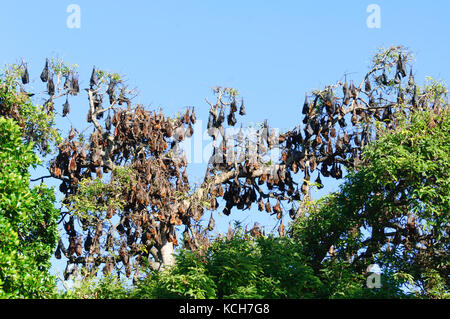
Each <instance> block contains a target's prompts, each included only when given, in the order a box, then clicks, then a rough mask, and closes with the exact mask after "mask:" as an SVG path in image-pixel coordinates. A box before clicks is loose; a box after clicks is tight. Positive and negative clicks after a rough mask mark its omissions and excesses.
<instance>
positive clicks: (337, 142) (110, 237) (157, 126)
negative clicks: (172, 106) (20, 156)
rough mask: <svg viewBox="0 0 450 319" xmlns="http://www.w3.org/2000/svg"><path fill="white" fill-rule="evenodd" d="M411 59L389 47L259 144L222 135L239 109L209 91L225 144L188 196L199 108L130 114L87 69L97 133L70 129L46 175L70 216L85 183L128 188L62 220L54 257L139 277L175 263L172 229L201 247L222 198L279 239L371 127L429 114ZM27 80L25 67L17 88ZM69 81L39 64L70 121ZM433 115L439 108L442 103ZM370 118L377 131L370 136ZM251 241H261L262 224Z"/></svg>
mask: <svg viewBox="0 0 450 319" xmlns="http://www.w3.org/2000/svg"><path fill="white" fill-rule="evenodd" d="M409 59H410V57H409V55H408V53H407V52H406V51H405V50H404V49H403V48H401V47H392V48H390V49H388V50H386V51H384V52H382V53H380V54H378V55H377V56H376V58H375V59H374V64H373V66H372V68H371V69H370V71H369V72H368V73H367V74H366V75H365V76H364V78H363V79H362V80H361V82H360V83H357V84H355V83H354V82H352V81H348V80H347V79H345V80H344V82H341V81H340V82H338V83H336V84H334V85H330V86H328V87H326V88H325V89H323V90H317V91H313V92H312V94H310V95H306V96H305V100H304V102H303V105H302V106H301V108H300V111H301V113H302V114H303V116H304V117H303V120H302V122H301V123H300V124H299V125H298V126H297V127H295V128H294V129H292V130H289V131H287V132H283V133H281V134H277V131H276V130H275V129H274V128H271V127H270V126H269V123H268V122H267V121H265V122H264V123H263V125H262V126H261V127H260V128H259V129H257V130H255V134H254V136H246V135H245V134H244V132H243V129H242V126H241V129H240V130H238V133H237V134H235V135H233V136H231V137H229V136H225V131H226V129H227V127H234V126H235V125H236V124H237V119H236V113H238V114H239V115H240V116H244V115H245V114H246V110H245V106H244V101H243V99H241V98H239V99H238V97H237V93H236V91H234V90H232V89H229V88H221V87H217V88H215V89H214V93H215V96H216V98H217V100H216V101H215V103H210V102H209V101H208V100H207V103H209V105H210V112H209V119H208V125H207V129H208V133H209V135H210V136H212V137H213V139H215V140H216V141H221V142H220V145H219V147H216V148H214V151H213V154H212V155H211V160H210V161H209V163H208V167H207V172H206V176H205V180H204V182H203V183H202V185H201V186H200V187H199V188H197V189H195V190H191V186H190V184H189V181H188V177H187V173H186V166H187V160H186V157H185V155H184V153H182V152H181V150H180V147H179V143H180V142H181V141H183V140H184V139H186V138H189V137H190V136H191V135H192V134H193V128H192V125H193V124H194V123H195V121H196V117H195V113H194V107H192V108H190V109H188V110H186V113H185V114H183V115H182V116H180V117H178V118H168V117H166V116H165V115H164V114H163V113H162V112H161V111H160V112H158V113H157V112H152V111H148V110H146V109H144V108H143V107H142V106H141V105H135V106H133V105H132V102H131V98H130V97H129V94H130V91H128V90H127V87H126V86H125V85H124V83H123V82H122V81H121V80H120V79H116V78H115V77H114V76H112V75H109V74H106V73H104V72H101V71H99V70H96V69H95V68H94V69H93V70H92V74H91V78H90V82H89V88H87V89H86V91H87V94H88V99H89V107H88V113H87V119H86V120H87V122H89V123H92V124H93V131H92V133H91V134H90V136H89V139H88V140H84V139H81V138H79V139H77V138H76V136H77V133H78V132H77V130H76V129H74V128H72V130H71V131H70V133H69V136H68V137H67V138H66V139H65V140H64V141H63V142H62V143H61V144H60V145H59V146H58V150H59V153H58V155H57V156H56V158H54V159H53V160H52V162H51V165H50V173H51V175H52V176H53V177H55V178H57V179H60V180H61V184H60V187H59V189H60V191H61V192H62V193H63V194H64V195H65V198H64V204H66V205H67V207H71V206H70V205H71V202H72V201H73V200H74V198H75V197H76V195H77V193H78V192H79V189H80V184H81V182H82V181H83V180H86V179H93V178H95V177H97V178H100V179H101V178H103V176H104V174H109V182H104V183H107V184H109V185H120V184H121V183H122V184H123V185H122V186H124V187H113V188H112V189H113V190H111V191H109V192H108V193H105V194H100V195H98V196H96V197H95V199H94V202H95V203H93V206H92V207H91V209H92V211H86V212H84V214H74V213H73V212H72V214H71V215H70V218H69V220H68V221H65V222H64V229H65V231H66V233H67V236H68V242H69V245H68V247H65V245H64V243H63V241H62V240H60V242H59V245H58V248H57V251H56V257H57V258H61V253H63V254H64V255H65V257H66V258H67V261H68V264H83V265H84V266H85V267H86V269H88V270H90V273H91V274H97V270H98V267H99V266H100V265H101V264H104V265H103V272H104V273H111V272H112V271H113V270H116V271H119V272H124V273H125V274H126V276H127V277H129V276H130V275H131V273H132V271H133V270H135V271H136V273H135V276H137V275H138V271H139V267H138V266H139V265H140V264H142V263H144V262H147V261H148V262H150V264H151V265H152V267H153V268H155V269H158V268H159V267H161V266H164V265H171V264H173V262H174V260H173V257H172V255H171V254H172V253H173V247H174V246H177V245H179V243H178V240H177V238H178V237H177V233H176V231H177V226H182V225H183V226H184V227H185V230H184V233H183V245H184V247H185V248H187V249H192V250H195V249H198V248H199V247H207V246H208V243H209V241H208V240H209V239H208V231H211V230H212V229H213V228H214V224H215V222H214V218H213V215H212V214H211V216H210V220H209V223H208V227H207V228H206V229H203V228H201V227H200V226H199V221H200V219H201V218H202V215H203V213H204V210H205V209H211V210H216V209H218V208H219V203H218V201H217V199H219V198H223V200H224V202H225V208H224V209H223V213H224V214H226V215H229V214H230V212H231V210H232V208H233V207H236V208H237V209H238V210H243V209H248V208H250V207H251V206H252V204H254V203H255V204H256V205H257V207H258V209H259V210H260V211H266V212H268V213H271V214H273V215H275V216H276V218H277V219H278V220H279V228H278V230H279V233H280V235H284V225H283V215H285V214H288V215H289V216H290V218H291V219H295V218H297V217H298V216H300V215H302V214H304V213H305V203H306V202H307V201H308V200H309V189H310V187H311V183H312V182H315V183H316V185H318V187H322V177H331V178H335V179H339V178H341V177H342V174H343V169H346V168H350V167H354V166H355V165H356V166H357V165H359V164H360V163H361V161H362V159H361V148H362V147H363V146H364V145H366V144H367V143H369V142H370V141H371V140H372V139H374V138H376V134H377V132H378V130H380V129H383V130H389V129H392V128H394V127H395V125H396V120H395V117H394V115H395V114H396V113H397V112H409V111H411V110H414V109H426V108H428V107H429V106H428V103H429V100H430V99H431V98H432V97H431V96H430V95H429V94H428V93H426V92H424V93H421V92H419V90H418V88H417V87H416V85H415V83H414V78H413V74H412V70H411V69H410V73H409V77H408V76H407V64H408V60H409ZM28 77H29V76H28V70H27V68H26V66H25V72H24V73H23V78H22V80H23V83H24V84H26V83H28V81H29V79H28ZM64 79H65V81H64V83H63V84H62V85H60V84H59V83H62V81H58V84H55V83H54V81H53V75H52V70H51V66H50V65H49V63H48V61H47V62H46V63H45V67H44V70H43V71H42V74H41V80H42V81H43V82H46V83H47V93H48V95H49V99H48V101H47V102H46V104H45V105H46V106H47V108H48V111H49V112H50V111H53V110H54V104H55V103H54V100H55V98H56V97H57V96H56V95H55V94H56V93H57V92H58V93H61V92H62V93H61V94H60V95H59V96H58V97H63V96H65V97H66V98H65V102H64V104H63V105H62V115H63V116H66V115H67V114H69V112H70V105H69V96H70V95H77V94H79V91H80V88H79V86H78V78H77V74H76V73H75V72H72V71H69V72H67V73H66V74H64ZM106 97H107V98H106ZM105 102H106V103H105ZM433 107H434V108H435V110H436V112H438V111H439V105H438V103H434V104H433ZM299 113H300V112H299ZM374 120H376V121H378V122H379V123H383V124H382V126H379V127H378V128H377V127H376V125H374ZM273 149H279V150H280V153H279V154H280V156H279V159H278V161H277V162H267V161H265V160H264V156H265V155H266V154H267V153H268V152H269V151H270V150H273ZM118 167H127V168H128V169H129V171H128V172H129V174H128V175H129V180H127V181H126V182H123V181H122V177H121V176H120V171H118V170H117V169H116V168H118ZM105 176H106V175H105ZM296 176H300V178H299V179H298V178H297V179H298V181H296V180H295V179H294V177H296ZM114 200H117V201H118V202H120V203H122V204H121V205H117V204H114V203H115V202H114ZM299 202H300V205H298V207H297V204H296V203H299ZM96 210H97V211H96ZM76 222H77V223H76ZM76 225H78V226H77V227H76ZM178 228H179V227H178ZM251 233H252V234H253V235H255V236H257V235H260V234H261V232H260V231H259V229H257V227H254V228H253V229H252V230H251Z"/></svg>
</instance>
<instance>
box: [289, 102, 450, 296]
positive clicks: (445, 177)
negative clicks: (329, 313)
mask: <svg viewBox="0 0 450 319" xmlns="http://www.w3.org/2000/svg"><path fill="white" fill-rule="evenodd" d="M397 120H398V127H397V128H396V129H395V130H394V131H393V132H384V133H382V132H380V134H379V136H378V139H377V140H376V141H374V142H373V143H371V144H369V145H368V146H367V147H365V149H364V154H363V159H364V161H365V164H364V165H362V166H360V167H358V168H357V169H356V170H355V171H353V172H350V174H349V175H348V176H347V177H346V180H345V182H344V184H343V185H342V186H341V188H340V191H339V192H337V193H333V194H330V195H328V196H325V197H324V198H322V199H320V200H318V201H316V202H314V203H313V204H312V205H311V207H310V209H309V212H308V214H306V216H305V217H303V218H299V219H298V220H297V221H296V223H295V225H294V226H293V233H294V238H295V239H296V240H297V241H298V243H299V244H300V245H301V246H302V247H303V249H304V253H305V255H307V256H310V257H311V260H312V261H313V267H314V269H315V270H316V272H317V271H322V272H323V271H324V267H326V266H325V265H327V262H324V260H325V261H327V260H332V261H333V262H336V263H338V264H341V265H345V263H347V266H346V267H344V268H343V269H347V270H346V271H350V273H351V272H353V273H361V272H362V271H363V270H364V269H365V268H366V267H367V266H368V265H369V264H374V263H377V264H378V265H380V266H381V267H382V268H383V269H385V273H387V272H389V273H390V275H389V276H388V277H387V278H385V280H386V281H388V282H390V285H387V286H388V288H389V291H391V292H392V293H393V294H390V293H388V292H386V291H385V292H383V293H382V294H381V295H382V296H389V295H392V296H400V295H399V294H398V293H397V292H398V287H400V286H401V284H403V283H405V282H407V281H408V282H409V283H410V284H412V285H413V286H415V287H420V288H421V293H418V296H420V297H436V296H437V295H439V296H440V297H445V296H448V289H449V288H448V287H449V282H448V279H449V278H448V267H449V262H448V260H449V256H448V251H449V236H448V225H449V216H448V212H449V211H450V178H449V171H450V164H449V163H450V161H449V159H450V158H449V157H450V116H449V110H448V108H447V109H445V108H444V109H443V110H441V111H440V112H434V111H420V112H411V113H410V114H408V116H407V115H404V116H401V117H398V119H397ZM411 217H414V218H416V219H417V220H416V222H415V226H414V227H416V229H417V234H416V233H414V231H415V230H414V228H412V226H410V224H409V220H410V219H411ZM407 223H408V224H407ZM375 229H376V230H378V231H377V232H375V231H374V230H375ZM389 229H398V232H399V234H402V235H401V236H400V237H399V238H398V242H394V241H396V240H397V239H393V238H392V237H388V236H383V234H384V233H388V232H389ZM402 229H403V230H402ZM402 238H403V239H402ZM421 238H423V239H421ZM317 239H319V240H317ZM430 241H432V242H433V246H432V247H428V248H427V250H426V251H424V250H423V244H424V243H427V242H430ZM332 245H333V247H334V249H335V250H336V255H335V256H330V253H329V248H330V246H332ZM329 262H331V261H329ZM329 269H332V268H329ZM326 273H327V272H326ZM335 273H336V271H335V270H333V271H332V272H330V274H335ZM431 274H432V275H431ZM349 278H350V277H349ZM431 278H432V279H431ZM361 280H362V278H361ZM361 280H360V282H361ZM352 281H353V282H357V281H358V278H354V279H353V280H346V279H345V280H343V281H342V282H341V283H346V282H347V283H351V282H352ZM328 286H329V285H328ZM355 288H357V287H353V288H348V289H347V288H346V289H344V290H343V289H341V288H339V287H338V289H337V290H338V291H342V294H344V295H345V296H351V295H356V296H360V294H359V293H358V292H357V291H358V289H356V290H355ZM382 290H385V289H384V287H383V288H382ZM352 291H353V292H352Z"/></svg>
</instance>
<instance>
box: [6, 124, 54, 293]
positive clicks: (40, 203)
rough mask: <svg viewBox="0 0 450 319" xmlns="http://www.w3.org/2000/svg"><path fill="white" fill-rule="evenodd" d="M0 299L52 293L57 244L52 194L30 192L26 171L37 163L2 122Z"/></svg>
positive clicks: (17, 132)
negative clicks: (51, 259)
mask: <svg viewBox="0 0 450 319" xmlns="http://www.w3.org/2000/svg"><path fill="white" fill-rule="evenodd" d="M0 132H1V133H0V166H1V167H2V169H1V171H0V297H1V298H43V297H46V296H47V294H49V293H51V292H52V291H53V289H54V281H53V279H52V277H51V276H50V275H49V274H48V269H49V268H50V261H49V260H50V257H51V255H52V254H53V252H54V248H55V245H56V242H57V238H58V231H57V218H58V217H59V211H58V210H57V209H55V207H54V206H53V204H54V201H55V198H54V194H53V191H52V190H51V189H49V188H47V187H46V186H45V185H43V184H42V185H39V186H36V187H34V188H33V189H30V188H29V174H28V171H27V170H28V168H29V167H30V166H36V165H37V164H38V163H39V158H38V157H37V156H36V155H35V154H34V153H33V150H32V149H33V144H32V143H29V144H23V142H22V130H21V129H20V127H19V126H18V125H17V123H16V122H15V121H14V120H12V119H5V118H4V117H2V116H0Z"/></svg>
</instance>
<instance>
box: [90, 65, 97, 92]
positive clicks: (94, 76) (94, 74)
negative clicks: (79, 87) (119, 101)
mask: <svg viewBox="0 0 450 319" xmlns="http://www.w3.org/2000/svg"><path fill="white" fill-rule="evenodd" d="M89 85H90V87H91V89H92V88H93V87H94V85H97V71H96V70H95V66H94V67H93V68H92V73H91V79H90V81H89Z"/></svg>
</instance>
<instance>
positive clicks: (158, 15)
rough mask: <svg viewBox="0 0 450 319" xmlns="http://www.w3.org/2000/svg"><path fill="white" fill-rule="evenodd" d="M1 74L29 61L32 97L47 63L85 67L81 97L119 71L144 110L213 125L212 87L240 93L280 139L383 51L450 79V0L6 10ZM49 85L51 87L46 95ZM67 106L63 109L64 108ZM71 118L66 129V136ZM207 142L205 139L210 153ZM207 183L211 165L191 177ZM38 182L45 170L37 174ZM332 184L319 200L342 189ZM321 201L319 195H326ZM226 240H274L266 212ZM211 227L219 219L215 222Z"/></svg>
mask: <svg viewBox="0 0 450 319" xmlns="http://www.w3.org/2000/svg"><path fill="white" fill-rule="evenodd" d="M72 3H73V4H77V5H79V7H80V9H81V27H80V28H79V29H77V28H74V29H70V28H68V27H67V24H66V20H67V18H68V16H69V14H70V13H67V12H66V9H67V7H68V6H69V5H70V4H72ZM370 4H377V5H378V6H379V7H380V10H381V11H380V17H381V27H380V28H372V29H371V28H368V27H367V25H366V19H367V18H368V16H369V15H370V13H368V12H366V8H367V7H368V5H370ZM0 12H1V16H2V18H1V19H0V39H1V42H2V45H1V47H0V64H1V65H2V66H3V65H5V64H9V63H18V62H20V61H21V59H22V58H23V59H24V60H25V61H27V63H28V66H29V71H30V77H31V79H32V80H34V82H32V83H31V87H33V85H35V86H36V87H38V85H41V84H40V80H39V74H40V72H41V69H42V67H43V65H44V62H45V58H46V57H59V58H62V59H63V60H65V61H66V62H68V63H70V64H78V65H79V69H78V70H79V72H80V79H81V83H80V85H81V87H82V88H83V87H86V86H87V83H88V80H89V76H90V72H91V70H92V67H93V66H94V65H95V66H97V67H98V68H101V69H105V70H107V71H111V72H117V73H120V74H122V75H123V76H124V78H125V79H127V80H128V83H129V85H130V87H136V88H137V89H138V90H139V92H140V95H139V97H138V98H137V99H136V102H140V103H142V104H144V105H145V106H147V107H148V108H150V109H156V108H159V107H162V109H163V111H164V112H165V114H167V115H169V116H170V115H174V114H176V113H177V112H179V111H181V110H183V109H184V107H185V106H188V105H195V107H196V111H197V112H196V113H197V118H199V119H202V120H203V129H205V126H206V122H207V112H208V105H207V104H206V103H205V97H208V98H209V99H210V100H211V99H212V94H211V87H213V86H216V85H221V86H228V87H234V88H236V89H238V90H239V92H240V94H241V95H242V96H243V97H244V99H245V102H246V109H247V116H246V119H244V121H247V122H254V123H258V122H262V121H263V120H264V119H268V120H269V124H270V125H271V126H273V127H278V128H280V129H281V130H286V129H290V128H293V127H294V126H296V125H298V123H299V122H300V121H301V119H302V117H301V113H300V110H301V108H300V107H301V105H302V102H303V99H304V95H305V93H306V92H309V91H311V90H312V89H316V88H321V87H323V86H325V85H327V84H330V83H334V82H335V81H338V80H340V79H342V77H343V75H344V74H345V73H347V74H349V78H353V79H355V80H358V81H359V80H360V79H361V77H362V76H363V75H364V72H365V71H367V69H368V63H369V61H370V58H371V56H372V55H373V54H374V52H375V51H376V50H377V49H378V48H380V47H382V46H385V47H387V46H390V45H400V44H401V45H404V46H406V47H408V48H409V49H411V51H412V52H413V53H414V55H415V57H416V62H415V65H414V67H413V68H414V73H415V78H416V80H417V81H418V82H422V81H423V80H424V78H425V76H433V77H435V78H437V79H443V80H446V81H448V79H450V66H449V63H448V61H449V58H450V22H449V18H448V15H449V14H450V2H448V1H444V0H442V1H437V0H435V1H400V0H398V1H378V0H371V1H362V0H349V1H261V0H260V1H234V0H229V1H206V0H204V1H128V2H123V1H120V2H119V1H103V0H102V1H77V0H72V1H8V2H6V1H3V2H2V3H1V5H0ZM40 87H41V86H40ZM62 103H63V101H61V104H62ZM71 103H72V112H71V114H70V121H72V122H73V123H74V124H75V125H77V124H81V123H83V121H84V120H85V117H86V112H87V99H86V96H85V95H83V94H81V96H79V97H77V98H75V99H74V100H73V101H72V102H71ZM70 121H69V120H68V119H62V120H58V126H59V127H60V128H61V130H67V129H68V128H70ZM207 143H208V142H207V141H206V140H205V145H206V144H207ZM189 172H190V178H191V180H192V181H194V182H195V181H197V182H199V181H201V179H202V178H203V176H204V172H205V164H196V163H193V164H191V165H190V167H189ZM39 173H40V172H36V174H39ZM337 185H338V183H328V184H327V185H326V186H327V187H326V188H325V189H323V190H322V191H321V193H320V194H324V193H326V192H329V191H333V190H336V189H337ZM320 194H319V195H320ZM215 216H216V224H217V225H218V230H220V231H226V228H227V226H228V221H229V220H230V218H231V219H239V220H242V221H243V222H244V224H249V226H250V227H251V226H252V225H253V222H254V221H259V222H260V223H262V224H264V225H267V230H268V231H270V230H272V227H273V226H274V225H275V221H274V220H273V219H271V218H268V217H267V216H265V215H264V214H261V213H259V212H257V211H253V210H252V212H251V213H250V214H249V213H248V212H245V213H241V212H236V211H233V213H232V214H231V216H230V218H228V219H227V218H224V217H217V213H215ZM205 218H209V213H207V214H206V216H205Z"/></svg>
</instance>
